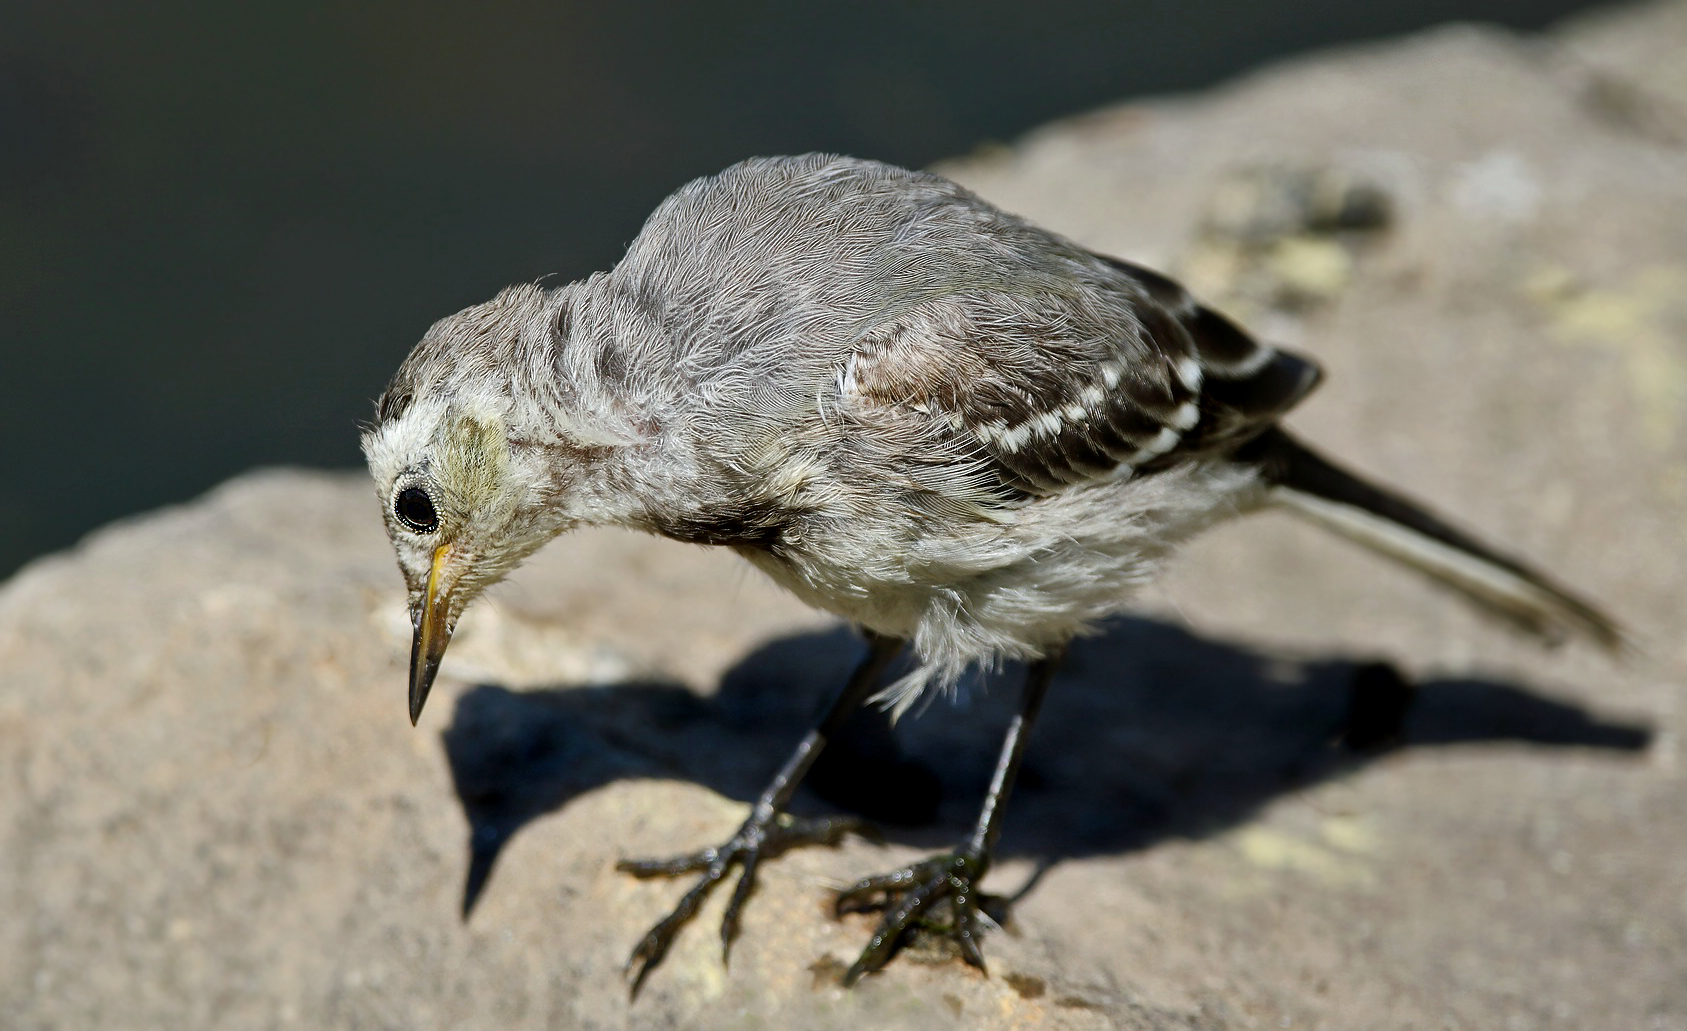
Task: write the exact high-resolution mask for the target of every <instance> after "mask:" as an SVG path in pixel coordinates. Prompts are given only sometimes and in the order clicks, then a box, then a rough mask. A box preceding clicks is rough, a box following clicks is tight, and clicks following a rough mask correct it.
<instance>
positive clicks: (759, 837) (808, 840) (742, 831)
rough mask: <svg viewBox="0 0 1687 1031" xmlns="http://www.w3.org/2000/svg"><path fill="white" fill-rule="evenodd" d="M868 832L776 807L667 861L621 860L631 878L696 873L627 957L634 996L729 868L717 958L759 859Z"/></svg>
mask: <svg viewBox="0 0 1687 1031" xmlns="http://www.w3.org/2000/svg"><path fill="white" fill-rule="evenodd" d="M849 833H855V834H863V835H870V828H869V827H868V826H867V825H865V824H864V823H863V822H862V821H860V820H855V819H851V818H848V817H831V818H827V819H807V818H804V817H800V816H792V815H790V814H789V813H783V812H779V811H777V810H774V811H771V812H767V813H765V814H761V813H755V812H752V813H751V815H750V818H749V819H747V820H745V821H744V825H743V826H742V827H740V828H738V833H736V834H734V835H733V836H732V837H731V838H728V839H727V840H726V842H725V843H723V844H720V845H716V846H713V847H711V848H705V849H701V850H699V851H697V852H693V853H691V854H689V855H683V856H675V857H674V858H672V859H623V860H621V861H620V862H618V863H616V864H615V868H616V869H617V870H620V871H622V872H624V873H630V874H632V875H633V876H634V877H679V876H682V875H684V874H688V873H701V874H702V876H701V877H699V878H698V879H697V883H696V884H694V885H692V887H691V890H690V891H688V892H686V893H685V897H684V898H681V899H680V900H679V905H677V906H675V907H674V910H673V912H671V913H669V914H668V915H667V916H666V917H664V918H662V920H660V921H659V922H657V924H656V926H654V927H652V928H651V929H650V931H649V933H647V934H646V935H645V936H644V938H643V939H642V940H640V942H639V943H638V946H637V947H636V948H634V949H633V954H632V955H631V956H629V957H628V958H627V972H628V973H629V974H631V975H632V988H631V993H632V994H633V995H635V996H636V995H637V994H638V990H639V988H640V986H642V985H643V984H644V979H645V978H646V977H648V976H649V975H650V972H651V971H652V970H654V969H656V967H657V965H658V964H660V963H661V962H662V959H663V957H665V956H666V955H667V954H668V947H669V946H670V945H672V944H673V941H674V938H675V937H677V936H678V934H679V931H680V928H682V927H684V926H685V925H686V924H687V923H688V922H690V920H691V918H692V917H693V916H696V915H697V910H698V908H699V907H701V906H702V904H703V900H704V899H706V898H708V896H709V892H710V891H712V890H714V887H715V885H716V884H718V883H720V881H721V880H722V879H724V878H725V877H726V874H727V872H728V871H729V870H731V869H732V867H733V866H735V865H736V866H738V867H739V868H740V870H739V874H738V884H737V886H736V887H734V888H733V890H732V899H731V900H730V901H729V902H728V903H727V905H726V915H725V916H723V917H722V918H721V925H720V941H721V962H723V963H724V962H726V960H727V957H728V956H729V954H730V953H731V951H732V942H733V939H735V938H737V937H738V914H739V912H740V911H741V910H742V909H743V908H744V902H745V900H746V899H748V898H749V897H750V892H751V890H752V889H754V888H755V884H756V868H757V867H758V866H759V865H760V863H761V861H762V860H764V859H772V858H774V857H775V856H778V855H780V854H782V853H784V852H786V851H788V850H789V849H792V848H796V847H797V846H799V845H836V844H837V843H838V842H840V841H842V840H843V836H844V835H845V834H849Z"/></svg>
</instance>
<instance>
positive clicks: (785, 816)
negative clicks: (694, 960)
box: [616, 631, 903, 995]
mask: <svg viewBox="0 0 1687 1031" xmlns="http://www.w3.org/2000/svg"><path fill="white" fill-rule="evenodd" d="M902 644H903V642H902V641H901V640H899V639H897V638H894V637H884V636H881V635H879V634H875V633H872V632H871V631H869V632H868V633H867V646H868V648H867V654H866V656H865V657H863V658H862V660H861V662H860V663H859V664H858V665H857V666H856V667H855V672H853V673H851V674H850V678H849V682H848V683H847V684H845V685H844V689H843V691H841V692H840V693H839V694H838V697H837V699H836V700H835V701H833V702H832V707H831V708H830V709H828V710H827V712H826V715H825V717H824V718H822V719H821V721H820V723H819V724H818V725H817V726H816V727H815V728H814V729H813V730H810V731H809V732H808V734H807V736H805V737H804V738H803V739H802V743H801V744H799V745H797V748H796V751H794V752H792V753H791V757H790V758H789V759H787V760H785V765H784V766H782V767H780V769H779V772H778V773H776V774H774V777H773V780H772V781H771V782H769V784H768V785H767V789H766V790H764V791H763V792H762V793H761V797H760V798H758V799H756V804H755V806H754V807H753V808H752V809H751V810H750V816H749V818H748V819H746V820H745V821H744V825H743V826H741V827H739V828H738V832H737V833H736V834H734V835H733V836H732V837H731V838H728V839H727V840H726V841H725V842H724V843H723V844H720V845H716V846H713V847H710V848H705V849H703V850H701V851H699V852H694V853H692V854H690V855H684V856H676V857H674V858H672V859H624V860H622V861H621V862H619V863H617V864H616V869H618V870H621V871H624V872H626V873H630V874H632V875H633V876H635V877H677V876H680V875H682V874H687V873H701V874H702V876H701V877H699V878H698V879H697V883H696V884H695V885H693V886H692V888H691V890H690V891H688V892H686V893H685V896H684V897H683V898H681V899H680V901H679V905H677V906H675V907H674V911H673V912H672V913H669V914H668V915H667V916H666V917H665V918H663V919H662V920H661V921H660V922H658V923H657V924H656V926H654V927H652V928H651V929H650V931H649V933H647V934H646V935H645V936H644V938H643V939H642V940H641V941H640V942H639V943H638V946H637V947H636V948H634V949H633V954H632V955H631V956H630V957H629V958H628V959H627V969H628V971H630V972H634V973H633V983H632V993H633V994H634V995H637V994H638V990H639V987H640V986H641V985H643V984H644V979H645V978H646V977H647V976H648V975H649V974H650V972H651V971H652V970H654V969H655V968H656V966H657V965H658V964H660V963H661V962H662V958H663V957H664V956H666V955H667V953H668V947H669V946H670V945H671V944H672V943H673V940H674V938H675V936H676V935H678V934H679V930H680V928H681V927H684V926H685V924H686V923H687V922H689V921H690V920H691V918H692V917H693V916H695V915H696V913H697V910H698V908H699V907H700V906H701V905H702V904H703V900H704V899H705V898H707V897H708V895H709V892H710V891H711V890H713V888H714V886H715V885H716V884H718V883H719V882H720V881H721V880H722V879H723V878H724V877H725V876H726V874H727V871H728V870H730V869H731V868H732V867H733V865H734V864H737V865H738V866H739V867H741V871H740V873H739V875H738V884H737V886H736V887H735V888H734V889H733V892H732V899H731V901H730V902H728V903H727V907H726V915H725V916H724V917H723V918H722V919H721V928H720V937H721V956H722V960H723V961H724V960H725V958H726V956H727V955H728V954H729V953H730V952H731V949H732V941H733V939H734V938H736V937H737V935H738V913H739V910H740V909H742V908H743V905H744V901H745V900H746V899H747V898H749V896H750V891H751V889H753V888H754V887H755V883H756V867H757V865H759V864H760V862H761V861H762V860H763V859H771V858H773V857H774V856H777V855H779V854H780V853H782V852H785V851H786V850H788V849H790V848H793V847H795V846H797V845H810V844H821V843H824V844H828V845H835V844H837V843H838V841H839V840H840V839H842V837H843V835H844V834H846V833H848V832H850V831H860V830H861V829H862V827H863V825H862V823H861V821H859V820H853V819H849V818H843V817H832V818H826V819H806V818H801V817H796V816H792V815H790V814H789V813H787V812H785V806H786V804H787V803H788V802H790V800H791V795H792V794H794V793H795V792H796V790H797V785H798V784H800V783H801V782H802V778H803V774H805V773H807V772H808V768H809V767H810V766H811V765H813V763H814V760H815V758H816V757H818V756H819V754H820V750H821V749H822V748H824V747H826V742H827V740H828V739H830V738H831V737H833V736H834V735H836V734H837V732H838V730H839V728H841V727H842V726H843V724H844V721H845V720H846V719H847V718H848V717H849V714H850V713H851V712H852V711H854V709H855V708H856V706H858V705H860V704H861V702H862V701H863V700H864V699H865V698H866V697H867V695H868V694H869V693H871V692H872V690H873V688H874V687H875V686H876V685H877V684H878V681H879V677H880V675H881V674H883V673H884V671H885V668H886V667H887V666H889V665H890V663H891V661H892V660H894V659H895V658H896V655H897V653H898V652H900V651H901V650H902ZM635 968H636V971H635Z"/></svg>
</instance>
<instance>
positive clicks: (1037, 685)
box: [835, 651, 1063, 985]
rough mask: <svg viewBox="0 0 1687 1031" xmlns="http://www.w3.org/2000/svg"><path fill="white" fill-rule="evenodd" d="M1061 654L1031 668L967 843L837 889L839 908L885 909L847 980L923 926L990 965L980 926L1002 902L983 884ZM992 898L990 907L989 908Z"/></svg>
mask: <svg viewBox="0 0 1687 1031" xmlns="http://www.w3.org/2000/svg"><path fill="white" fill-rule="evenodd" d="M1062 654H1063V651H1062V652H1056V653H1054V654H1052V655H1049V656H1048V657H1046V658H1043V659H1041V660H1039V661H1038V662H1037V663H1036V664H1035V665H1033V666H1032V667H1031V669H1030V670H1029V671H1028V673H1027V675H1026V678H1025V689H1024V693H1023V695H1022V696H1021V698H1020V703H1019V712H1018V714H1017V715H1015V716H1014V718H1013V722H1012V723H1010V724H1009V725H1008V730H1007V734H1006V736H1005V737H1004V738H1003V739H1002V751H1001V755H1000V757H999V758H998V759H997V760H996V773H995V775H994V776H993V777H992V778H991V780H990V790H989V792H987V793H986V794H985V796H984V808H983V810H982V811H981V812H980V813H979V814H978V824H977V825H976V826H975V827H974V828H973V831H972V836H971V837H970V838H968V839H967V841H966V843H965V844H963V845H961V846H960V847H959V848H957V849H955V850H954V851H953V852H947V853H944V854H942V855H937V856H933V857H932V858H930V859H927V860H924V861H923V862H918V863H913V864H911V865H909V866H905V867H902V868H901V869H899V870H892V871H890V872H889V873H886V874H880V875H879V876H877V877H868V878H866V879H865V880H862V881H859V882H857V883H856V884H854V885H853V886H851V887H849V888H846V889H844V890H843V891H841V892H839V893H838V897H837V901H836V903H835V908H836V911H837V912H838V914H840V915H842V914H844V913H856V912H862V911H865V910H882V911H883V912H884V917H883V919H881V920H880V921H879V926H878V929H877V930H876V931H874V932H873V937H872V939H871V940H870V941H869V942H868V943H867V947H866V948H865V949H863V950H862V952H861V957H860V958H859V959H857V960H856V961H855V965H854V966H852V967H850V968H849V972H848V973H846V974H845V975H844V984H845V985H853V984H855V982H857V981H859V980H861V978H862V976H863V975H865V974H870V973H872V972H873V971H875V970H878V969H879V968H880V967H882V966H884V965H885V964H886V963H888V962H890V958H891V957H892V956H894V955H895V954H896V950H897V949H898V948H899V947H900V946H901V944H902V940H903V938H904V937H905V936H906V935H907V933H908V932H909V931H910V930H913V929H916V928H918V929H919V930H921V931H929V932H934V933H937V934H941V935H944V936H946V937H948V938H950V939H952V940H953V941H954V942H955V944H956V946H958V947H959V948H960V950H961V957H962V958H963V959H965V960H966V961H967V962H968V963H970V964H971V965H973V966H975V967H977V968H978V969H980V970H983V969H984V953H983V952H982V951H980V949H979V947H978V939H979V936H980V932H981V930H982V926H981V924H982V922H983V920H986V919H988V916H987V915H986V916H982V917H981V913H985V912H987V909H988V908H992V907H993V905H994V904H997V903H1000V902H1001V900H1000V899H997V898H995V897H993V896H984V895H982V894H981V893H980V892H979V891H978V884H979V882H981V881H982V880H983V879H984V874H985V873H986V872H987V871H988V870H989V869H990V857H991V853H993V852H994V851H995V848H996V839H997V838H999V837H1001V833H1002V824H1001V812H1002V807H1003V806H1004V805H1006V804H1007V799H1008V795H1009V794H1011V793H1012V792H1013V782H1014V778H1015V777H1016V776H1018V774H1019V764H1020V761H1021V760H1022V759H1023V758H1024V756H1025V742H1026V739H1027V738H1028V737H1029V736H1030V732H1031V724H1032V723H1034V722H1035V721H1036V719H1037V710H1038V709H1039V708H1041V707H1042V704H1043V696H1044V695H1045V694H1047V693H1048V686H1049V681H1050V680H1051V679H1052V678H1053V676H1054V671H1055V668H1056V667H1057V666H1059V664H1060V659H1061V655H1062ZM986 902H988V903H990V904H991V906H990V907H986V906H984V905H983V903H986ZM939 909H946V910H947V912H946V914H945V915H944V916H943V917H941V918H939V916H938V915H937V911H938V910H939Z"/></svg>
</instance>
